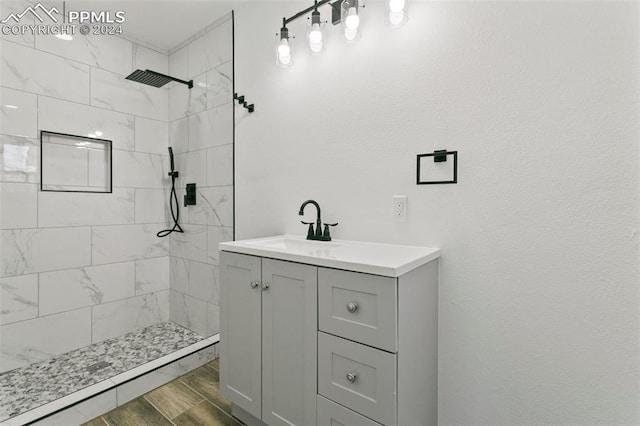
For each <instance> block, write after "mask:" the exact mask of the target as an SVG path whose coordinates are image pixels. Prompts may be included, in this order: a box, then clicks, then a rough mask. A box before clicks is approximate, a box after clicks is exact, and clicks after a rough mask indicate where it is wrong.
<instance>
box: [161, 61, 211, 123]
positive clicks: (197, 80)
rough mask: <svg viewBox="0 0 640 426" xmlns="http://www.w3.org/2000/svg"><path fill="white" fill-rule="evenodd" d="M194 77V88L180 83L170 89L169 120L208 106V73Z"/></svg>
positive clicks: (202, 109)
mask: <svg viewBox="0 0 640 426" xmlns="http://www.w3.org/2000/svg"><path fill="white" fill-rule="evenodd" d="M192 78H193V88H191V89H189V88H188V87H187V86H185V85H184V84H178V85H175V86H173V87H171V88H170V89H169V121H173V120H177V119H179V118H182V117H186V116H187V115H190V114H195V113H197V112H200V111H204V110H205V109H206V108H207V93H208V91H207V75H206V74H205V73H202V74H199V75H196V76H195V77H192Z"/></svg>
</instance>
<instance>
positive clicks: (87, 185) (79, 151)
mask: <svg viewBox="0 0 640 426" xmlns="http://www.w3.org/2000/svg"><path fill="white" fill-rule="evenodd" d="M40 141H41V150H40V155H41V158H40V160H41V161H40V164H41V167H40V173H41V175H40V189H41V190H42V191H62V192H106V193H110V192H111V182H112V177H111V171H112V165H111V141H110V140H106V139H98V138H92V137H84V136H77V135H68V134H64V133H56V132H47V131H44V130H43V131H41V132H40Z"/></svg>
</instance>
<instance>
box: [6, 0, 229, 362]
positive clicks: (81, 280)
mask: <svg viewBox="0 0 640 426" xmlns="http://www.w3.org/2000/svg"><path fill="white" fill-rule="evenodd" d="M5 12H7V11H6V10H3V11H2V16H5V15H6V13H5ZM0 52H1V55H0V60H1V64H0V67H1V68H0V86H1V87H0V99H1V100H2V101H1V102H0V108H1V111H0V228H1V229H0V335H1V337H2V338H1V339H0V340H1V343H0V345H1V352H2V353H1V358H0V371H7V370H11V369H13V368H16V367H20V366H24V365H26V364H29V363H31V362H35V361H40V360H43V359H46V358H48V357H50V356H53V355H56V354H61V353H64V352H68V351H70V350H73V349H76V348H80V347H83V346H86V345H88V344H90V343H94V342H98V341H102V340H105V339H108V338H111V337H114V336H118V335H122V334H124V333H126V332H129V331H132V330H136V329H139V328H142V327H145V326H149V325H152V324H155V323H158V322H161V321H166V320H168V319H169V312H170V308H169V303H170V302H169V301H170V290H169V286H170V283H169V276H170V272H169V268H170V259H169V240H168V239H159V238H157V237H156V232H158V231H159V230H160V229H163V228H164V227H166V224H167V223H168V215H167V211H166V205H167V199H166V197H167V195H166V194H167V192H168V189H167V183H168V182H167V178H166V176H167V163H168V160H167V153H166V149H167V145H168V135H169V125H168V122H167V117H168V116H169V90H168V89H157V88H153V87H149V86H144V85H141V84H138V83H133V82H129V81H128V80H125V79H124V77H125V76H126V75H127V74H129V73H130V72H131V71H132V70H133V69H135V68H152V69H154V70H157V71H159V72H164V73H167V72H168V56H167V55H165V54H162V53H158V52H155V51H153V50H151V49H148V48H146V47H143V46H141V45H138V44H135V43H132V42H130V41H127V40H124V39H122V38H118V37H114V36H93V37H83V36H76V37H75V38H74V40H73V41H62V40H59V39H57V38H55V37H47V36H38V37H29V36H24V37H23V36H15V37H13V36H3V37H2V40H0ZM174 91H175V92H176V93H177V92H181V93H179V94H176V93H173V94H172V97H175V96H184V94H185V93H186V90H185V89H184V88H179V89H177V88H176V89H174ZM174 120H175V117H174ZM40 130H49V131H55V132H62V133H70V134H78V135H87V134H89V133H95V132H96V131H101V132H102V136H101V137H102V138H104V139H110V140H112V141H113V149H114V151H113V193H112V194H87V193H62V192H40V191H39V188H38V183H39V155H40V154H39V131H40ZM65 160H66V157H62V158H59V159H56V161H57V163H58V164H59V166H60V167H61V168H64V167H67V166H68V164H66V163H65ZM180 162H181V163H179V164H184V159H182V158H181V159H180ZM210 179H212V180H211V182H217V181H216V180H215V176H213V175H212V176H211V177H210ZM215 190H216V191H217V190H218V189H217V188H216V189H215ZM221 216H222V217H225V218H227V216H225V215H224V214H222V215H221ZM225 220H227V219H225ZM196 234H197V233H196ZM205 234H206V230H205ZM189 238H195V239H197V238H198V237H189ZM212 238H214V236H213V234H212ZM206 243H207V240H206V237H205V238H204V243H203V244H204V247H206ZM198 247H200V246H198ZM174 250H175V253H177V254H185V253H186V252H187V251H189V252H195V251H197V249H193V250H191V249H189V250H188V249H186V248H184V247H182V246H180V245H177V246H176V247H175V248H174ZM201 260H204V261H205V262H207V261H208V253H206V256H205V257H204V259H201Z"/></svg>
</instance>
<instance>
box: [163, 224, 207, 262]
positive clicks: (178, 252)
mask: <svg viewBox="0 0 640 426" xmlns="http://www.w3.org/2000/svg"><path fill="white" fill-rule="evenodd" d="M182 229H184V234H180V233H175V232H174V233H173V234H171V237H170V238H171V256H175V257H181V258H183V259H189V260H195V261H197V262H206V261H207V256H208V249H207V228H206V227H203V226H197V225H182Z"/></svg>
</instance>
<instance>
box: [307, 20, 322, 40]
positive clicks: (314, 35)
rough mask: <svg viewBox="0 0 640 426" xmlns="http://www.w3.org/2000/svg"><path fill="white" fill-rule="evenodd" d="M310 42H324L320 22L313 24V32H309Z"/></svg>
mask: <svg viewBox="0 0 640 426" xmlns="http://www.w3.org/2000/svg"><path fill="white" fill-rule="evenodd" d="M309 43H311V44H322V31H320V24H313V25H312V26H311V32H309Z"/></svg>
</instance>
